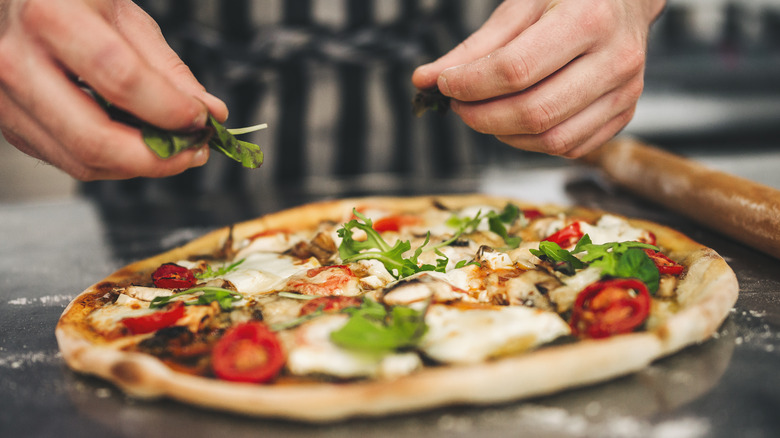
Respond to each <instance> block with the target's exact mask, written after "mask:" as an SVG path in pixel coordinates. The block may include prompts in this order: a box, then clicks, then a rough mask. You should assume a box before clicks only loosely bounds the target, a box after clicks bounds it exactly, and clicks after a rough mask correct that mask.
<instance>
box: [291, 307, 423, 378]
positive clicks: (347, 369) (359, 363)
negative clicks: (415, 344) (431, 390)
mask: <svg viewBox="0 0 780 438" xmlns="http://www.w3.org/2000/svg"><path fill="white" fill-rule="evenodd" d="M347 319H348V316H347V315H344V314H334V315H328V316H324V317H321V318H317V319H315V320H313V321H311V322H308V323H306V324H304V325H302V326H301V327H299V328H298V330H297V331H296V334H295V338H294V340H293V341H292V345H288V346H287V348H288V351H289V354H288V356H287V365H286V366H287V369H288V370H289V371H290V372H291V373H292V374H295V375H310V374H314V375H317V374H324V375H329V376H335V377H339V378H356V377H373V378H375V377H383V378H384V377H386V378H392V377H399V376H402V375H406V374H410V373H412V372H413V371H415V370H417V369H418V368H420V367H421V366H422V361H421V360H420V358H419V356H418V355H417V354H416V353H400V354H396V353H391V354H387V355H378V354H371V353H364V352H358V351H352V350H347V349H344V348H341V347H339V346H338V345H336V344H334V343H333V342H332V341H331V340H330V334H331V333H332V332H334V331H336V330H338V329H340V328H341V327H343V326H344V324H346V322H347Z"/></svg>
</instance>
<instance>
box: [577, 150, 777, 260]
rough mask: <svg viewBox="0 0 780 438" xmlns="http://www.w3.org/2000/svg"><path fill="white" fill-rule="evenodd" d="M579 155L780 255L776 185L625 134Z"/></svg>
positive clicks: (671, 206)
mask: <svg viewBox="0 0 780 438" xmlns="http://www.w3.org/2000/svg"><path fill="white" fill-rule="evenodd" d="M581 160H582V161H584V162H586V163H588V164H591V165H594V166H597V167H599V168H600V169H602V170H603V171H604V172H605V173H606V175H607V176H608V177H609V178H611V179H612V180H614V181H615V182H616V183H617V184H618V185H621V186H624V187H626V188H628V189H629V190H630V191H632V192H635V193H637V194H639V195H640V196H643V197H646V198H648V199H651V200H653V201H655V202H657V203H659V204H661V205H663V206H665V207H667V208H669V209H670V210H673V211H676V212H679V213H682V214H684V215H685V216H687V217H689V218H691V219H693V220H694V221H696V222H699V223H701V224H703V225H706V226H707V227H709V228H712V229H714V230H716V231H719V232H721V233H723V234H725V235H728V236H730V237H732V238H734V239H736V240H738V241H740V242H742V243H745V244H747V245H749V246H751V247H753V248H756V249H759V250H761V251H763V252H765V253H767V254H769V255H771V256H774V257H777V258H780V190H776V189H774V188H772V187H768V186H765V185H763V184H758V183H756V182H754V181H750V180H748V179H745V178H740V177H738V176H734V175H730V174H728V173H725V172H720V171H717V170H713V169H710V168H708V167H706V166H704V165H702V164H700V163H697V162H695V161H691V160H689V159H686V158H683V157H681V156H679V155H675V154H672V153H669V152H665V151H662V150H660V149H657V148H654V147H651V146H648V145H645V144H642V143H641V142H639V141H637V140H634V139H628V138H619V139H615V140H612V141H610V142H609V143H607V144H605V145H604V146H602V147H601V148H599V149H598V150H596V151H594V152H591V153H590V154H588V155H586V156H585V157H583V158H581Z"/></svg>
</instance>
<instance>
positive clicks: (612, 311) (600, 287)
mask: <svg viewBox="0 0 780 438" xmlns="http://www.w3.org/2000/svg"><path fill="white" fill-rule="evenodd" d="M649 313H650V293H649V292H648V291H647V286H645V284H644V283H642V282H641V281H639V280H637V279H634V278H617V279H612V280H604V281H598V282H596V283H593V284H591V285H590V286H588V287H586V288H585V289H583V290H582V292H580V293H579V294H578V295H577V299H576V301H575V302H574V307H573V309H572V313H571V320H570V321H569V325H570V326H571V329H572V333H573V334H574V335H577V336H581V337H585V338H606V337H609V336H612V335H617V334H621V333H630V332H632V331H634V329H636V328H637V327H639V326H640V325H641V324H642V323H643V322H644V321H645V320H646V319H647V316H648V314H649Z"/></svg>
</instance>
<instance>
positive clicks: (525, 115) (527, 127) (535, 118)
mask: <svg viewBox="0 0 780 438" xmlns="http://www.w3.org/2000/svg"><path fill="white" fill-rule="evenodd" d="M557 113H558V112H557V111H556V110H555V107H554V106H553V105H549V104H545V103H543V102H540V103H536V104H532V105H527V106H525V107H523V109H522V110H521V111H518V112H517V122H516V123H517V125H518V127H519V128H521V129H522V130H523V132H526V133H528V134H542V133H544V132H546V131H548V130H549V129H550V128H552V127H553V126H555V121H556V120H557Z"/></svg>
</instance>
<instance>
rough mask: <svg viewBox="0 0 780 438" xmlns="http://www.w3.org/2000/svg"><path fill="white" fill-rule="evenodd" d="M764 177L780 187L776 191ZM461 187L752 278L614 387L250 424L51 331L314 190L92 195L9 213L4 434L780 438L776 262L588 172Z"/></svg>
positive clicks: (4, 261)
mask: <svg viewBox="0 0 780 438" xmlns="http://www.w3.org/2000/svg"><path fill="white" fill-rule="evenodd" d="M770 155H772V154H770ZM772 157H773V159H777V157H775V156H774V155H772ZM705 161H707V162H709V163H711V164H713V165H715V166H716V167H717V166H724V167H725V168H728V170H730V171H735V172H736V173H740V171H744V172H746V173H750V174H751V175H748V176H749V177H753V178H754V179H759V180H760V179H761V178H762V177H767V178H775V179H776V178H777V176H776V175H775V172H769V169H771V168H770V167H766V163H767V161H766V160H762V159H750V158H749V157H747V158H746V159H745V160H743V164H744V166H747V167H750V169H748V168H747V167H744V166H743V167H742V168H740V166H738V165H735V164H734V163H735V161H734V160H731V159H725V160H721V161H719V159H718V157H709V158H707V159H706V160H705ZM775 163H777V161H775ZM729 166H731V167H729ZM751 166H752V167H751ZM755 166H758V167H759V168H760V169H761V170H759V171H756V170H755ZM762 166H764V167H762ZM774 168H775V169H776V168H777V167H774ZM756 172H758V173H759V174H760V175H759V174H757V173H756ZM757 177H758V178H757ZM767 182H768V183H769V184H770V185H775V186H780V184H777V183H778V181H767ZM445 186H446V182H445ZM458 187H459V188H461V189H462V188H464V187H466V188H468V189H469V190H473V191H479V192H483V193H489V194H500V195H511V196H515V197H517V198H520V199H525V200H529V201H545V202H555V203H563V204H581V205H586V206H590V207H598V208H603V209H606V210H610V211H614V212H616V213H620V214H625V215H629V216H637V217H642V218H646V219H650V220H654V221H656V222H659V223H662V224H665V225H669V226H672V227H674V228H677V229H679V230H680V231H682V232H684V233H687V234H688V235H690V236H691V237H693V238H694V239H695V240H698V241H700V242H701V243H703V244H705V245H708V246H710V247H712V248H714V249H715V250H717V251H718V252H719V253H720V254H721V255H723V257H724V258H725V259H726V260H727V261H728V262H729V263H730V265H731V266H732V268H733V269H734V270H735V272H736V273H737V277H738V279H739V282H740V289H741V291H740V296H739V299H738V301H737V304H736V306H735V308H734V309H733V310H732V312H731V314H730V315H729V317H728V319H727V320H726V322H725V323H724V324H723V326H722V327H721V328H720V329H719V330H718V332H717V334H716V336H715V337H714V338H713V339H711V340H709V341H707V342H705V343H703V344H701V345H696V346H693V347H690V348H688V349H685V350H684V351H682V352H680V353H678V354H676V355H673V356H671V357H668V358H664V359H661V360H658V361H656V362H655V363H653V364H652V365H651V366H650V367H648V368H647V369H645V370H643V371H641V372H639V373H636V374H633V375H629V376H626V377H622V378H619V379H616V380H614V381H611V382H608V383H604V384H599V385H595V386H589V387H584V388H577V389H572V390H568V391H565V392H563V393H560V394H555V395H551V396H547V397H539V398H533V399H530V400H524V401H518V402H514V403H508V404H501V405H497V406H488V407H484V406H482V407H471V406H455V407H447V408H441V409H436V410H433V411H427V412H421V413H414V414H409V415H404V416H394V417H391V418H385V419H356V420H351V421H347V422H343V423H336V424H333V425H327V426H311V425H306V424H298V423H293V422H286V421H278V420H268V419H257V418H246V417H241V416H236V415H230V414H224V413H220V412H211V411H204V410H201V409H198V408H193V407H190V406H186V405H182V404H179V403H176V402H172V401H167V400H153V401H146V400H135V399H131V398H128V397H126V396H125V395H123V394H122V393H121V392H120V391H119V390H117V389H116V388H115V387H114V386H112V385H111V384H109V383H107V382H104V381H101V380H99V379H95V378H92V377H89V376H83V375H79V374H76V373H74V372H72V371H70V370H69V369H68V368H67V367H66V366H65V364H64V362H63V360H62V358H61V357H60V355H59V353H58V350H57V343H56V340H55V338H54V327H55V325H56V323H57V319H58V318H59V316H60V314H61V312H62V311H63V309H64V308H65V306H66V305H67V303H68V302H69V301H70V300H71V299H72V298H73V297H74V296H75V295H76V294H77V293H78V292H79V291H81V290H83V289H85V288H86V287H87V286H89V285H90V284H92V283H94V282H96V281H98V280H100V279H102V278H103V277H105V276H107V275H108V274H109V273H111V272H112V271H113V270H115V269H117V268H119V267H121V266H123V265H125V264H127V263H130V262H132V261H135V260H138V259H141V258H145V257H148V256H151V255H153V254H155V253H157V252H160V251H162V250H164V249H168V248H171V247H173V246H177V245H179V244H182V243H184V242H186V241H187V240H189V239H191V238H194V237H196V236H198V235H200V234H202V233H204V232H206V231H208V230H210V229H213V228H216V227H220V226H223V225H226V224H228V223H230V222H233V221H239V220H244V219H249V218H250V216H252V215H254V214H255V213H264V212H268V211H270V210H274V209H278V208H282V207H286V206H292V205H295V204H299V203H302V202H305V201H308V200H310V199H311V198H312V197H311V196H309V197H307V196H296V195H289V196H280V198H281V200H279V199H277V200H275V201H274V202H271V201H267V200H260V199H249V200H247V199H231V198H222V199H221V200H220V201H219V205H215V204H209V203H204V202H200V203H191V202H182V203H181V204H180V205H170V204H167V205H165V206H161V205H156V204H154V203H152V204H149V205H131V206H128V205H119V206H118V205H113V204H111V203H110V202H109V203H106V202H103V201H98V200H94V199H86V198H80V197H73V198H67V199H63V200H59V201H51V202H41V201H37V202H19V203H13V204H9V203H6V204H0V242H2V243H1V244H0V245H1V248H2V250H0V394H2V397H0V436H31V437H39V436H40V437H43V436H59V437H70V436H123V437H125V436H126V437H133V436H143V437H150V436H191V437H195V436H217V434H220V435H218V436H232V437H242V436H260V435H263V436H278V435H284V436H349V435H361V436H363V435H366V434H367V433H371V434H373V435H375V436H399V435H404V434H405V435H413V436H418V435H428V436H439V435H441V436H444V435H446V436H469V437H473V436H475V434H477V435H476V436H480V437H484V436H506V435H512V436H517V435H524V436H525V435H528V436H551V437H552V436H555V437H558V436H564V437H569V436H571V437H580V436H614V437H635V436H649V437H700V436H719V437H720V436H722V437H733V436H742V437H764V436H767V437H768V436H777V435H778V434H779V433H780V418H778V413H780V374H778V370H779V369H780V262H778V260H776V259H773V258H770V257H768V256H765V255H763V254H761V253H758V252H756V251H754V250H752V249H750V248H747V247H745V246H744V245H741V244H739V243H737V242H734V241H732V240H729V239H728V238H725V237H722V236H720V235H717V234H715V233H712V232H710V231H707V230H704V229H701V228H700V227H699V226H697V225H696V224H694V223H692V222H690V221H689V220H688V219H685V218H682V217H680V216H678V215H676V214H674V213H672V212H669V211H667V210H664V209H662V208H660V207H657V206H654V205H652V204H650V203H648V202H646V201H643V200H641V199H638V198H635V197H633V196H631V195H629V194H626V193H624V192H622V191H621V190H619V189H618V188H616V187H613V186H611V185H610V184H608V183H606V182H605V181H603V180H602V179H601V178H600V177H599V175H598V174H596V173H595V172H594V171H592V170H589V169H583V168H579V167H577V166H572V165H562V166H559V165H555V166H550V167H545V168H526V169H503V170H494V171H490V172H485V173H483V174H481V175H480V176H479V177H478V178H476V179H475V180H474V181H472V182H471V183H469V184H464V183H463V181H461V182H460V184H459V186H458ZM336 195H338V194H334V196H336ZM314 198H316V196H315V197H314ZM247 204H250V206H249V207H248V206H247Z"/></svg>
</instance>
